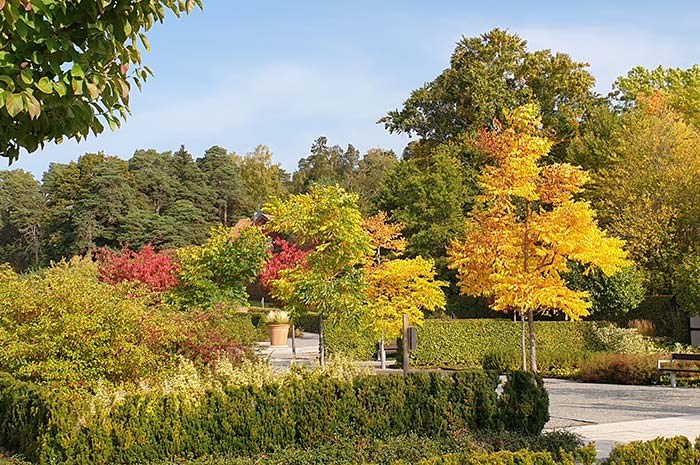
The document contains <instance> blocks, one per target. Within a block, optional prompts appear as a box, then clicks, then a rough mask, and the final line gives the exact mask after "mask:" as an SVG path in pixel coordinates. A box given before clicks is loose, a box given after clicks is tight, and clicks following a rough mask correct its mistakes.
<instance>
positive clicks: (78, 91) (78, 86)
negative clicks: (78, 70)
mask: <svg viewBox="0 0 700 465" xmlns="http://www.w3.org/2000/svg"><path fill="white" fill-rule="evenodd" d="M71 85H72V86H73V93H74V94H75V95H83V81H80V80H77V79H73V81H72V82H71Z"/></svg>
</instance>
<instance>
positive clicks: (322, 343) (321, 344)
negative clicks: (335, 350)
mask: <svg viewBox="0 0 700 465" xmlns="http://www.w3.org/2000/svg"><path fill="white" fill-rule="evenodd" d="M318 363H319V364H320V365H321V368H325V367H326V338H325V336H324V334H323V313H319V315H318Z"/></svg>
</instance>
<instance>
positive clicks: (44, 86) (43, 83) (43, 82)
mask: <svg viewBox="0 0 700 465" xmlns="http://www.w3.org/2000/svg"><path fill="white" fill-rule="evenodd" d="M36 88H37V89H39V90H40V91H42V92H43V93H45V94H52V93H53V91H54V87H53V83H52V82H51V80H50V79H49V78H48V77H46V76H44V77H42V78H41V79H39V82H37V83H36Z"/></svg>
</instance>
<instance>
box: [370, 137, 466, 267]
mask: <svg viewBox="0 0 700 465" xmlns="http://www.w3.org/2000/svg"><path fill="white" fill-rule="evenodd" d="M458 151H459V149H458V148H457V147H456V146H454V145H450V144H446V145H444V146H441V147H440V148H439V149H438V150H435V151H434V154H433V155H432V156H431V157H430V158H420V157H412V158H410V159H408V160H402V161H401V162H400V163H399V164H398V165H397V166H396V167H395V169H394V170H393V171H392V173H391V174H390V175H389V176H387V178H386V179H385V180H384V182H383V184H382V188H381V191H380V192H379V194H378V196H377V200H376V202H377V206H378V207H379V208H380V209H381V210H383V211H385V212H387V213H389V215H390V216H391V218H392V219H393V220H395V221H398V222H401V223H402V224H403V225H404V229H403V232H404V235H405V236H406V238H407V239H408V249H407V252H408V254H409V255H411V256H418V255H421V256H423V257H431V258H435V259H438V262H439V264H441V265H443V268H444V257H445V250H446V247H447V246H448V245H449V244H450V241H451V240H452V239H453V238H454V237H455V236H456V235H458V234H459V233H461V232H462V231H463V228H464V221H465V214H466V212H467V211H468V208H469V205H470V202H471V199H472V198H473V196H474V192H473V190H472V189H473V185H471V184H470V183H467V182H466V181H465V180H466V179H468V178H470V177H473V174H469V173H467V172H466V170H468V168H465V167H464V166H463V165H462V163H461V162H460V160H459V159H458V158H457V157H456V156H455V153H456V152H458Z"/></svg>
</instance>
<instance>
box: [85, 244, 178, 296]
mask: <svg viewBox="0 0 700 465" xmlns="http://www.w3.org/2000/svg"><path fill="white" fill-rule="evenodd" d="M97 261H98V268H99V273H100V279H101V280H102V281H104V282H106V283H108V284H112V285H116V284H120V283H123V282H132V283H139V284H143V285H145V286H146V287H147V288H148V289H150V290H152V291H157V292H158V291H166V290H168V289H170V288H171V287H173V286H176V285H177V284H178V279H177V273H178V271H179V270H180V267H179V265H178V264H177V263H175V262H174V261H173V258H172V256H171V255H168V254H165V253H159V252H156V250H155V248H154V247H153V246H152V245H150V244H148V245H146V246H144V247H143V248H142V249H141V250H140V251H139V252H135V251H133V250H130V249H129V248H128V247H123V248H122V250H121V251H120V252H119V253H117V252H115V251H113V250H111V249H108V248H103V249H101V250H99V251H98V253H97Z"/></svg>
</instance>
